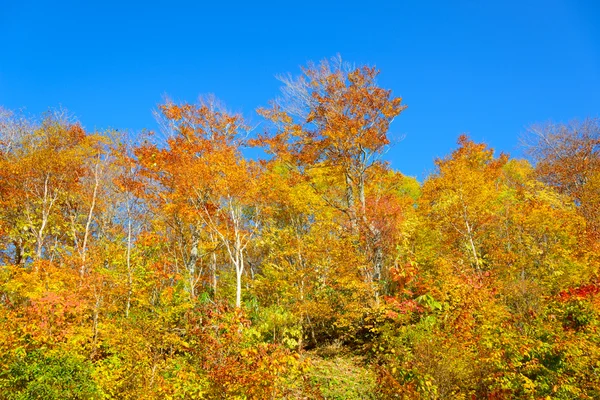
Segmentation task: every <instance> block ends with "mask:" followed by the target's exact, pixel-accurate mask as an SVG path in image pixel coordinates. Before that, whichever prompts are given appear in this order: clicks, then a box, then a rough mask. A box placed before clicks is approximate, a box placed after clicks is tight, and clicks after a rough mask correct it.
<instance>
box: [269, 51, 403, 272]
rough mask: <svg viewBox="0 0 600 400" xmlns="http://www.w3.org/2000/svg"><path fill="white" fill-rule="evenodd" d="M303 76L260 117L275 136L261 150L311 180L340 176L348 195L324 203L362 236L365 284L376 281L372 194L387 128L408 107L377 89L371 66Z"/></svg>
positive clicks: (334, 66)
mask: <svg viewBox="0 0 600 400" xmlns="http://www.w3.org/2000/svg"><path fill="white" fill-rule="evenodd" d="M302 72H303V73H302V75H301V76H300V77H298V78H293V77H291V76H287V77H282V78H281V80H282V82H283V83H284V86H283V88H282V92H283V96H282V98H281V99H279V100H278V101H276V102H274V103H273V105H272V107H271V108H268V109H261V110H260V114H261V115H263V116H264V117H265V118H267V119H269V120H270V121H272V122H273V123H274V125H275V127H276V129H275V131H273V132H270V133H268V134H265V135H263V136H261V137H260V141H259V143H260V144H262V145H264V146H266V147H267V151H269V152H270V153H272V154H274V155H276V156H277V157H278V158H279V159H281V160H283V161H285V162H287V163H289V164H290V165H293V166H294V168H297V169H298V170H299V171H301V172H302V173H304V174H305V175H306V176H309V171H310V170H312V169H315V168H320V169H325V170H327V171H328V173H329V174H332V175H337V176H339V179H338V180H339V181H340V188H341V189H342V193H340V194H338V195H337V196H331V193H326V192H324V193H323V194H322V196H323V198H324V199H325V200H326V201H327V202H328V203H329V204H330V206H332V207H334V208H335V209H337V210H338V211H339V212H342V213H343V214H345V215H346V218H347V222H348V223H349V225H350V229H351V231H352V232H353V233H354V234H355V235H361V236H362V238H363V243H364V248H365V251H366V252H368V253H369V259H370V265H371V267H370V268H367V269H365V271H364V274H365V279H366V281H368V282H377V281H378V280H379V279H380V276H381V270H382V267H383V266H382V263H383V259H382V258H383V254H382V248H381V232H380V231H379V230H378V228H377V227H376V226H375V225H373V223H372V221H369V218H368V214H367V196H366V192H367V190H366V187H367V185H368V181H369V180H370V179H372V177H373V167H374V166H376V165H380V163H381V161H380V156H381V155H382V154H383V153H384V152H385V150H386V148H387V146H388V145H389V143H390V140H389V138H388V130H389V126H390V124H391V122H392V121H393V120H394V118H395V117H396V116H398V115H399V114H400V113H401V112H402V111H403V110H404V109H405V106H404V105H402V104H401V101H402V99H401V98H399V97H394V96H392V93H391V91H390V90H386V89H382V88H380V87H379V86H378V85H377V82H376V78H377V76H378V74H379V71H378V70H377V69H376V68H373V67H367V66H362V67H352V66H350V65H349V64H347V63H343V62H342V61H341V58H339V57H338V58H336V59H333V60H332V61H331V62H329V61H322V62H321V63H320V64H309V65H308V66H307V67H306V68H303V70H302Z"/></svg>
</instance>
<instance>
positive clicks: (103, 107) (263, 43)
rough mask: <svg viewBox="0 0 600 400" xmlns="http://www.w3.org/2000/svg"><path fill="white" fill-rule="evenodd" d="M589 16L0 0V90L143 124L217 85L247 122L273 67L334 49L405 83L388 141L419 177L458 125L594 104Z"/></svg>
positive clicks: (472, 130) (512, 139) (424, 4)
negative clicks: (159, 110)
mask: <svg viewBox="0 0 600 400" xmlns="http://www.w3.org/2000/svg"><path fill="white" fill-rule="evenodd" d="M598 21H600V2H597V1H576V0H572V1H567V0H564V1H560V0H546V1H525V0H522V1H416V0H414V1H376V0H374V1H370V2H368V1H361V2H357V1H351V0H348V1H344V2H334V1H325V0H321V1H302V2H299V1H298V2H284V1H273V2H260V1H244V2H233V1H230V2H227V1H212V2H202V1H195V2H194V1H189V2H184V1H178V0H171V1H161V2H154V1H145V2H127V1H125V0H122V1H112V0H107V1H102V2H100V1H99V2H87V1H73V2H70V1H31V0H0V43H1V45H2V49H1V51H0V105H3V106H4V107H6V108H9V109H24V111H25V112H26V113H27V114H31V115H36V114H39V113H41V112H43V111H45V110H47V109H48V108H50V107H57V106H60V105H62V106H63V107H65V108H67V109H68V110H70V111H71V112H73V113H74V114H75V115H76V116H77V117H78V119H79V120H80V121H81V122H82V124H83V125H84V126H85V127H86V128H88V129H104V128H109V127H111V128H119V129H129V130H132V131H139V130H141V129H143V128H149V129H156V124H155V122H154V119H153V116H152V110H153V109H155V108H156V105H157V104H159V103H160V102H161V101H162V99H163V97H164V95H168V96H169V97H171V98H173V99H174V100H176V101H188V102H194V101H195V100H196V99H197V98H198V96H199V95H201V94H207V93H213V94H215V95H216V96H217V97H219V98H220V99H221V100H223V101H224V102H225V104H226V105H227V106H228V108H230V109H231V110H234V111H239V112H242V113H243V114H244V115H245V116H246V117H247V118H249V119H250V120H251V121H253V122H254V123H258V122H259V121H260V119H259V117H258V116H257V115H256V114H255V112H254V110H255V109H256V108H257V107H259V106H264V105H266V104H267V103H268V102H269V100H271V99H273V98H275V97H277V96H278V93H279V86H280V84H279V82H278V81H277V80H276V79H275V75H277V74H282V73H286V72H292V73H294V74H296V73H298V72H299V67H300V66H301V65H304V64H305V63H306V62H307V61H308V60H315V61H318V60H321V59H323V58H328V57H331V56H334V55H335V54H337V53H340V54H341V55H342V57H343V58H344V59H345V60H347V61H351V62H355V63H357V64H363V63H364V64H369V65H376V66H377V67H378V68H379V69H380V70H381V75H380V78H379V83H380V85H381V86H382V87H385V88H389V89H392V90H393V92H394V94H395V95H398V96H402V97H403V99H404V103H405V104H406V105H408V109H407V110H406V111H405V112H403V113H402V114H401V115H400V116H399V117H398V118H397V119H396V120H395V121H394V123H393V125H392V127H391V135H392V137H396V138H399V137H404V139H403V140H401V141H398V143H397V144H395V146H394V147H393V148H392V149H391V150H390V152H389V153H388V154H387V156H386V157H387V159H388V160H389V161H390V162H391V163H392V166H393V167H394V168H395V169H398V170H400V171H402V172H404V173H406V174H408V175H413V176H417V177H419V178H421V179H422V178H423V177H425V176H426V175H427V174H428V173H429V172H432V171H433V168H434V167H433V160H434V159H435V158H436V157H442V156H445V155H447V154H448V153H449V152H450V151H451V150H452V149H453V148H455V143H456V139H457V137H458V135H459V134H461V133H468V134H470V135H471V137H472V138H473V139H475V140H477V141H485V142H486V143H488V144H489V145H490V146H492V147H494V148H495V149H497V150H502V151H506V152H510V153H511V154H513V155H515V156H519V155H520V151H519V149H518V147H517V145H518V137H519V135H520V134H521V133H522V132H523V131H524V130H525V128H526V127H527V126H528V125H530V124H532V123H536V122H545V121H549V120H554V121H568V120H570V119H573V118H585V117H587V116H600V22H598ZM259 129H260V128H259Z"/></svg>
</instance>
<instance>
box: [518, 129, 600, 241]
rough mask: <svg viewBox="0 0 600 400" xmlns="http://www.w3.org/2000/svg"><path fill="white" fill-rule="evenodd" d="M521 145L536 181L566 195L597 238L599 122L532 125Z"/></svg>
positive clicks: (599, 165) (599, 152)
mask: <svg viewBox="0 0 600 400" xmlns="http://www.w3.org/2000/svg"><path fill="white" fill-rule="evenodd" d="M523 144H524V146H525V148H526V150H527V152H528V153H529V155H530V156H531V157H532V158H533V160H534V161H535V163H536V172H537V174H538V176H539V177H540V179H541V180H542V181H544V182H546V183H548V184H549V185H551V186H553V187H555V188H557V189H558V190H559V191H560V192H561V193H565V194H567V195H569V196H570V197H571V198H572V199H573V200H574V201H575V202H576V203H577V204H578V206H579V207H580V209H581V212H582V214H583V215H584V217H585V218H586V220H587V221H588V223H589V225H590V227H589V228H590V231H591V233H593V234H594V235H597V234H598V232H599V230H600V215H599V214H598V210H599V209H600V200H599V199H600V119H598V118H588V119H586V120H583V121H581V122H580V121H571V122H570V123H568V124H553V123H548V124H545V125H533V126H531V127H530V128H529V129H528V132H527V134H526V135H525V136H524V137H523Z"/></svg>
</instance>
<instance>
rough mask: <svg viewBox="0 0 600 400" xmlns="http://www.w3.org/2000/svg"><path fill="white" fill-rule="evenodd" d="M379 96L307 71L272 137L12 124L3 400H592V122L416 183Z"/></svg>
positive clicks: (462, 158) (166, 122)
mask: <svg viewBox="0 0 600 400" xmlns="http://www.w3.org/2000/svg"><path fill="white" fill-rule="evenodd" d="M378 75H379V71H378V70H377V69H376V68H374V67H369V66H352V65H350V64H346V63H342V62H341V61H340V60H338V59H334V60H332V61H322V62H320V63H310V64H308V65H307V66H306V67H304V68H303V69H302V71H301V74H300V75H299V76H298V77H295V76H285V77H283V78H282V79H281V80H282V84H283V87H282V96H281V97H280V98H279V99H277V100H275V101H273V102H272V103H271V104H270V105H269V106H268V107H264V108H260V109H259V110H258V113H259V115H260V116H261V117H262V118H263V121H264V122H263V123H262V124H261V125H260V132H255V131H252V129H251V127H250V125H249V123H248V122H247V120H246V119H245V118H244V116H242V115H240V114H236V113H232V112H230V111H228V110H227V108H226V107H225V106H224V105H222V104H221V103H220V102H219V101H217V100H216V99H215V98H214V97H206V98H202V99H201V100H200V101H199V102H198V103H196V104H190V103H175V102H172V101H166V102H165V103H164V104H161V105H159V106H158V109H157V115H158V120H159V125H160V126H161V134H146V135H140V136H138V137H132V136H130V135H127V134H124V133H123V132H118V131H112V130H109V131H102V132H100V131H99V132H96V131H94V132H92V131H88V130H86V129H85V128H84V127H83V126H82V125H81V124H80V123H79V122H77V121H76V120H75V119H74V118H73V117H72V116H71V115H70V114H69V113H68V112H65V111H61V110H59V111H52V112H48V113H46V114H44V115H42V116H41V117H40V118H31V117H26V116H24V115H22V114H20V113H18V112H13V111H11V110H6V109H3V108H0V399H38V398H39V399H110V398H119V399H121V398H123V399H141V398H148V399H151V398H160V399H201V398H234V399H273V398H311V399H313V398H314V399H319V398H322V399H350V398H357V399H359V398H361V399H364V398H381V399H396V398H399V399H420V398H422V399H447V398H457V399H459V398H463V399H474V398H477V399H484V398H487V399H514V398H523V399H576V398H577V399H593V398H600V363H599V362H598V360H599V359H600V336H599V335H598V329H599V327H600V283H599V282H598V267H599V263H600V120H599V119H597V118H595V119H594V118H590V119H586V120H584V121H571V122H569V123H567V124H554V123H547V124H542V125H532V126H531V128H530V129H529V130H528V132H527V133H526V134H525V135H523V146H524V147H525V149H526V150H527V152H528V153H527V154H528V155H529V156H530V158H529V160H526V159H515V158H512V157H511V156H510V155H508V154H497V153H496V152H495V151H494V150H493V149H492V148H490V147H489V146H488V145H486V144H484V143H476V142H474V141H472V140H471V139H470V138H469V137H468V136H465V135H462V136H460V137H459V138H458V141H457V146H456V148H455V149H454V150H453V151H452V152H451V153H450V154H449V155H447V156H446V157H444V158H441V159H438V160H436V169H435V172H434V173H432V174H431V175H430V176H428V177H427V178H426V179H425V180H424V181H423V182H418V181H417V180H416V179H415V178H412V177H409V176H405V175H404V174H402V172H401V171H396V170H394V169H392V168H391V167H390V165H389V164H388V163H387V162H385V161H384V158H383V155H384V154H385V152H386V150H387V149H388V147H389V145H390V142H391V139H392V138H391V137H390V130H389V127H390V124H391V123H392V121H394V120H395V119H398V123H401V119H402V112H403V111H404V110H405V108H406V105H405V102H404V100H403V99H402V98H399V97H395V96H394V94H393V92H392V91H391V90H389V89H385V88H382V87H380V86H379V85H378V82H377V77H378ZM408 100H409V99H408ZM255 130H256V129H255ZM399 145H401V143H400V144H399ZM247 147H254V148H258V149H261V150H262V152H263V153H264V154H266V155H267V157H265V158H264V159H260V158H249V157H246V156H245V155H244V151H243V150H244V149H245V148H247Z"/></svg>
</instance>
